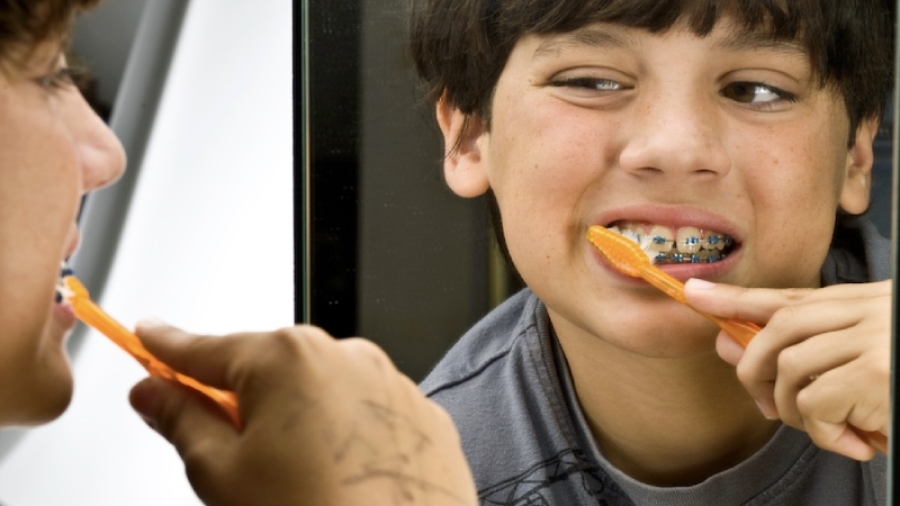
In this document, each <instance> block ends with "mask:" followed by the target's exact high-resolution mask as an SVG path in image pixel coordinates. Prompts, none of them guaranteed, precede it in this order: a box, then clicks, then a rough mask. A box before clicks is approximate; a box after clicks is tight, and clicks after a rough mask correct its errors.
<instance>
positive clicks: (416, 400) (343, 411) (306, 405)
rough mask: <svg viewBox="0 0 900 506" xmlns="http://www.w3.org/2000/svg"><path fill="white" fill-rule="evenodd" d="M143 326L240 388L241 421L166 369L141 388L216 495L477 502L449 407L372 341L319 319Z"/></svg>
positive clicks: (274, 500) (214, 498)
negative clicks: (271, 327) (209, 330)
mask: <svg viewBox="0 0 900 506" xmlns="http://www.w3.org/2000/svg"><path fill="white" fill-rule="evenodd" d="M137 335H138V336H139V337H140V339H141V341H142V342H143V344H144V346H145V347H146V348H147V350H148V351H149V352H150V353H152V354H153V355H154V356H156V357H158V358H159V359H160V360H162V361H163V362H165V363H167V364H168V365H170V366H171V367H172V368H173V369H175V370H177V371H179V372H181V373H183V374H186V375H188V376H190V377H193V378H196V379H197V380H199V381H201V382H203V383H204V384H207V385H210V386H212V387H215V388H219V389H223V390H227V391H231V392H234V393H235V394H236V395H237V398H238V405H239V407H240V418H241V420H242V421H243V427H242V428H241V429H237V428H236V427H235V426H234V425H233V424H232V423H230V422H229V420H228V419H227V417H224V416H222V412H221V410H220V409H219V408H218V406H216V405H214V404H213V403H212V402H211V401H210V399H209V398H208V397H205V396H203V395H199V394H198V393H197V392H195V391H193V390H191V389H188V388H184V387H182V386H180V385H178V384H176V383H173V382H169V381H166V380H163V379H161V378H157V377H151V378H148V379H146V380H144V381H142V382H140V383H138V384H137V385H136V386H135V387H134V389H133V390H132V393H131V403H132V406H133V407H134V408H135V409H136V410H137V411H138V412H139V413H141V415H142V417H143V418H144V419H145V420H146V421H147V422H148V424H149V425H151V427H153V428H154V429H155V430H156V431H157V432H159V433H160V434H161V435H162V436H163V437H165V438H166V439H167V440H169V441H170V442H171V443H172V444H173V445H174V446H175V449H176V450H177V451H178V453H179V454H180V455H181V456H182V458H183V459H184V461H185V467H186V471H187V475H188V478H189V480H190V482H191V485H192V486H193V488H194V490H195V491H196V493H197V495H198V496H199V497H200V498H201V499H202V500H203V501H204V503H205V504H216V505H218V506H231V505H234V506H237V505H244V504H291V505H306V504H309V505H313V504H315V505H320V504H341V505H348V506H353V505H357V504H359V505H362V504H373V503H379V504H380V503H381V502H383V501H391V500H394V501H395V502H391V504H400V505H403V504H410V505H412V504H429V505H434V506H445V505H446V506H451V505H474V504H477V499H476V495H475V488H474V482H473V481H472V477H471V474H470V472H469V468H468V465H467V463H466V461H465V458H464V456H463V453H462V449H461V446H460V441H459V436H458V434H457V432H456V429H455V427H454V425H453V423H452V421H451V420H450V418H449V416H448V415H447V414H446V412H445V411H443V409H441V408H440V407H439V406H438V405H437V404H434V403H433V402H431V401H430V400H428V399H427V398H425V397H424V396H423V395H422V394H421V393H420V392H419V390H418V388H417V387H416V385H415V383H413V382H412V381H411V380H410V379H408V378H407V377H406V376H404V375H402V374H401V373H400V372H398V371H397V370H396V368H395V367H394V365H393V364H392V363H391V361H390V360H389V359H388V357H387V355H385V354H384V352H383V351H381V350H380V349H379V348H378V347H377V346H375V345H374V344H372V343H371V342H369V341H366V340H363V339H342V340H335V339H333V338H332V337H331V336H329V335H327V334H326V333H325V332H324V331H322V330H320V329H318V328H315V327H310V326H297V327H291V328H285V329H281V330H276V331H273V332H259V333H245V334H231V335H226V336H221V337H212V336H200V335H195V334H190V333H187V332H184V331H182V330H179V329H177V328H174V327H170V326H167V325H164V324H159V323H156V322H144V323H143V324H138V327H137Z"/></svg>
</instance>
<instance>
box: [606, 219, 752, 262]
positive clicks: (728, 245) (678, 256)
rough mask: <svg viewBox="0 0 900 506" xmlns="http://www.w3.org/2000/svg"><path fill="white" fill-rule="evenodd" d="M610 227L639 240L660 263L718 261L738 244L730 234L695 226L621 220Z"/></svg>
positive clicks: (642, 247) (643, 248)
mask: <svg viewBox="0 0 900 506" xmlns="http://www.w3.org/2000/svg"><path fill="white" fill-rule="evenodd" d="M607 228H609V229H610V230H612V231H614V232H618V233H620V234H622V235H623V236H625V237H628V238H629V239H631V240H633V241H634V242H636V243H637V244H638V245H639V246H640V247H641V249H642V250H644V252H645V253H647V256H648V257H649V258H650V260H651V261H652V262H653V263H654V264H656V265H670V264H701V263H716V262H720V261H722V260H724V259H725V258H726V257H727V256H728V255H729V254H731V252H733V251H734V250H735V249H736V248H737V247H738V244H737V241H735V240H734V238H732V237H731V236H730V235H728V234H725V233H723V232H720V231H716V230H709V229H702V228H698V227H693V226H683V227H668V226H663V225H658V224H652V223H646V222H636V221H630V220H620V221H616V222H613V223H610V224H609V225H608V226H607Z"/></svg>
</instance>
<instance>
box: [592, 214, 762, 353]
mask: <svg viewBox="0 0 900 506" xmlns="http://www.w3.org/2000/svg"><path fill="white" fill-rule="evenodd" d="M587 240H588V241H590V242H591V244H593V245H594V247H595V248H597V251H599V252H600V254H601V255H603V257H604V258H606V259H607V260H608V261H609V263H611V264H612V266H613V267H615V268H616V269H617V270H618V271H619V272H621V273H622V274H626V275H628V276H631V277H634V278H643V279H644V281H646V282H648V283H650V284H651V285H653V286H655V287H656V288H658V289H660V290H661V291H662V292H663V293H665V294H666V295H668V296H669V297H672V298H673V299H675V300H677V301H678V302H681V303H682V304H684V305H686V306H688V307H690V308H691V309H693V310H694V311H697V312H698V313H700V314H701V315H703V316H705V317H706V318H707V319H709V320H710V321H712V322H713V323H715V324H716V325H718V326H719V328H721V329H722V330H724V331H726V332H728V334H730V335H731V336H732V337H734V338H735V339H736V340H737V342H739V343H741V346H744V347H746V346H747V344H749V343H750V340H751V339H753V337H754V336H756V333H757V332H759V331H760V330H762V329H761V328H760V327H759V325H756V324H755V323H752V322H748V321H742V320H735V319H729V318H720V317H718V316H715V315H711V314H709V313H704V312H703V311H700V310H697V309H694V308H693V307H691V305H690V304H688V302H687V299H686V298H685V296H684V283H682V282H681V281H678V280H677V279H675V278H673V277H672V276H670V275H668V274H666V273H665V272H664V271H663V270H661V269H660V268H659V267H656V266H655V265H653V263H652V262H651V261H650V258H648V257H647V254H646V253H644V250H642V249H641V247H640V246H639V245H638V244H637V243H636V242H634V241H632V240H631V239H629V238H627V237H625V236H624V235H622V234H619V233H616V232H613V231H612V230H609V229H607V228H605V227H601V226H600V225H594V226H593V227H591V228H589V229H588V232H587Z"/></svg>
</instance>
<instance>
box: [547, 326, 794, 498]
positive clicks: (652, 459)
mask: <svg viewBox="0 0 900 506" xmlns="http://www.w3.org/2000/svg"><path fill="white" fill-rule="evenodd" d="M560 344H561V345H562V347H563V351H564V352H565V354H566V357H567V360H568V363H569V368H570V370H571V373H572V378H573V381H574V383H575V389H576V391H577V392H578V400H579V402H580V405H581V408H582V410H583V411H584V414H585V417H586V419H587V422H588V425H589V426H590V429H591V431H592V433H593V436H594V438H595V440H596V442H597V444H598V446H599V447H600V449H601V451H602V452H603V454H604V456H605V457H606V458H607V459H608V460H609V461H610V463H612V464H613V465H614V466H616V468H618V469H619V470H621V471H622V472H624V473H626V474H628V475H629V476H631V477H632V478H634V479H636V480H638V481H641V482H644V483H647V484H650V485H656V486H688V485H693V484H696V483H699V482H701V481H703V480H705V479H706V478H708V477H710V476H712V475H713V474H716V473H718V472H721V471H723V470H725V469H728V468H731V467H733V466H734V465H736V464H738V463H740V462H742V461H743V460H745V459H747V458H748V457H749V456H751V455H752V454H753V453H755V452H756V451H758V450H759V449H760V448H761V447H762V446H763V445H764V444H765V443H766V442H767V441H768V440H769V439H770V438H771V436H772V434H773V433H774V432H775V430H776V429H777V427H778V426H779V423H778V422H772V421H769V420H766V419H765V418H764V417H763V416H762V415H761V414H760V412H759V410H758V409H757V408H756V405H755V403H754V402H753V400H752V399H751V398H750V396H749V395H748V394H747V392H746V390H744V388H743V387H742V386H741V384H740V383H739V382H738V380H737V378H736V375H735V372H734V368H733V367H732V366H730V365H728V364H727V363H725V362H724V361H722V360H721V359H720V358H719V357H718V356H717V355H716V354H715V352H713V351H709V352H708V353H701V354H692V355H690V356H687V357H677V358H669V357H667V358H656V357H647V356H643V355H639V354H637V353H634V352H631V351H628V350H624V349H622V348H619V347H616V346H613V345H610V344H609V343H606V342H604V341H602V340H600V339H599V338H596V337H588V338H586V339H583V340H581V341H578V340H571V339H570V340H564V339H560ZM586 347H588V348H590V349H587V348H586ZM598 348H602V349H598Z"/></svg>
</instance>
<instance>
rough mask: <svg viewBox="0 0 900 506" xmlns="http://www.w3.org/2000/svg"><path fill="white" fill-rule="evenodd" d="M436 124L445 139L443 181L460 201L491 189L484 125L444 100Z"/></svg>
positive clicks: (438, 110) (439, 103) (440, 102)
mask: <svg viewBox="0 0 900 506" xmlns="http://www.w3.org/2000/svg"><path fill="white" fill-rule="evenodd" d="M436 107H437V121H438V125H439V126H440V127H441V133H443V135H444V180H445V181H447V186H449V187H450V189H451V190H452V191H453V193H456V194H457V195H459V196H460V197H467V198H468V197H477V196H479V195H481V194H483V193H484V192H486V191H487V190H488V188H490V182H489V181H488V177H487V172H486V166H485V160H484V158H483V156H482V152H481V150H482V145H483V143H484V141H485V140H486V137H485V136H486V132H485V130H484V122H483V121H482V120H481V118H479V117H478V116H475V115H467V114H464V113H463V112H462V111H460V110H459V109H457V108H456V107H455V106H453V105H451V104H450V103H449V102H448V101H447V100H445V97H441V100H439V101H438V103H437V106H436Z"/></svg>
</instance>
